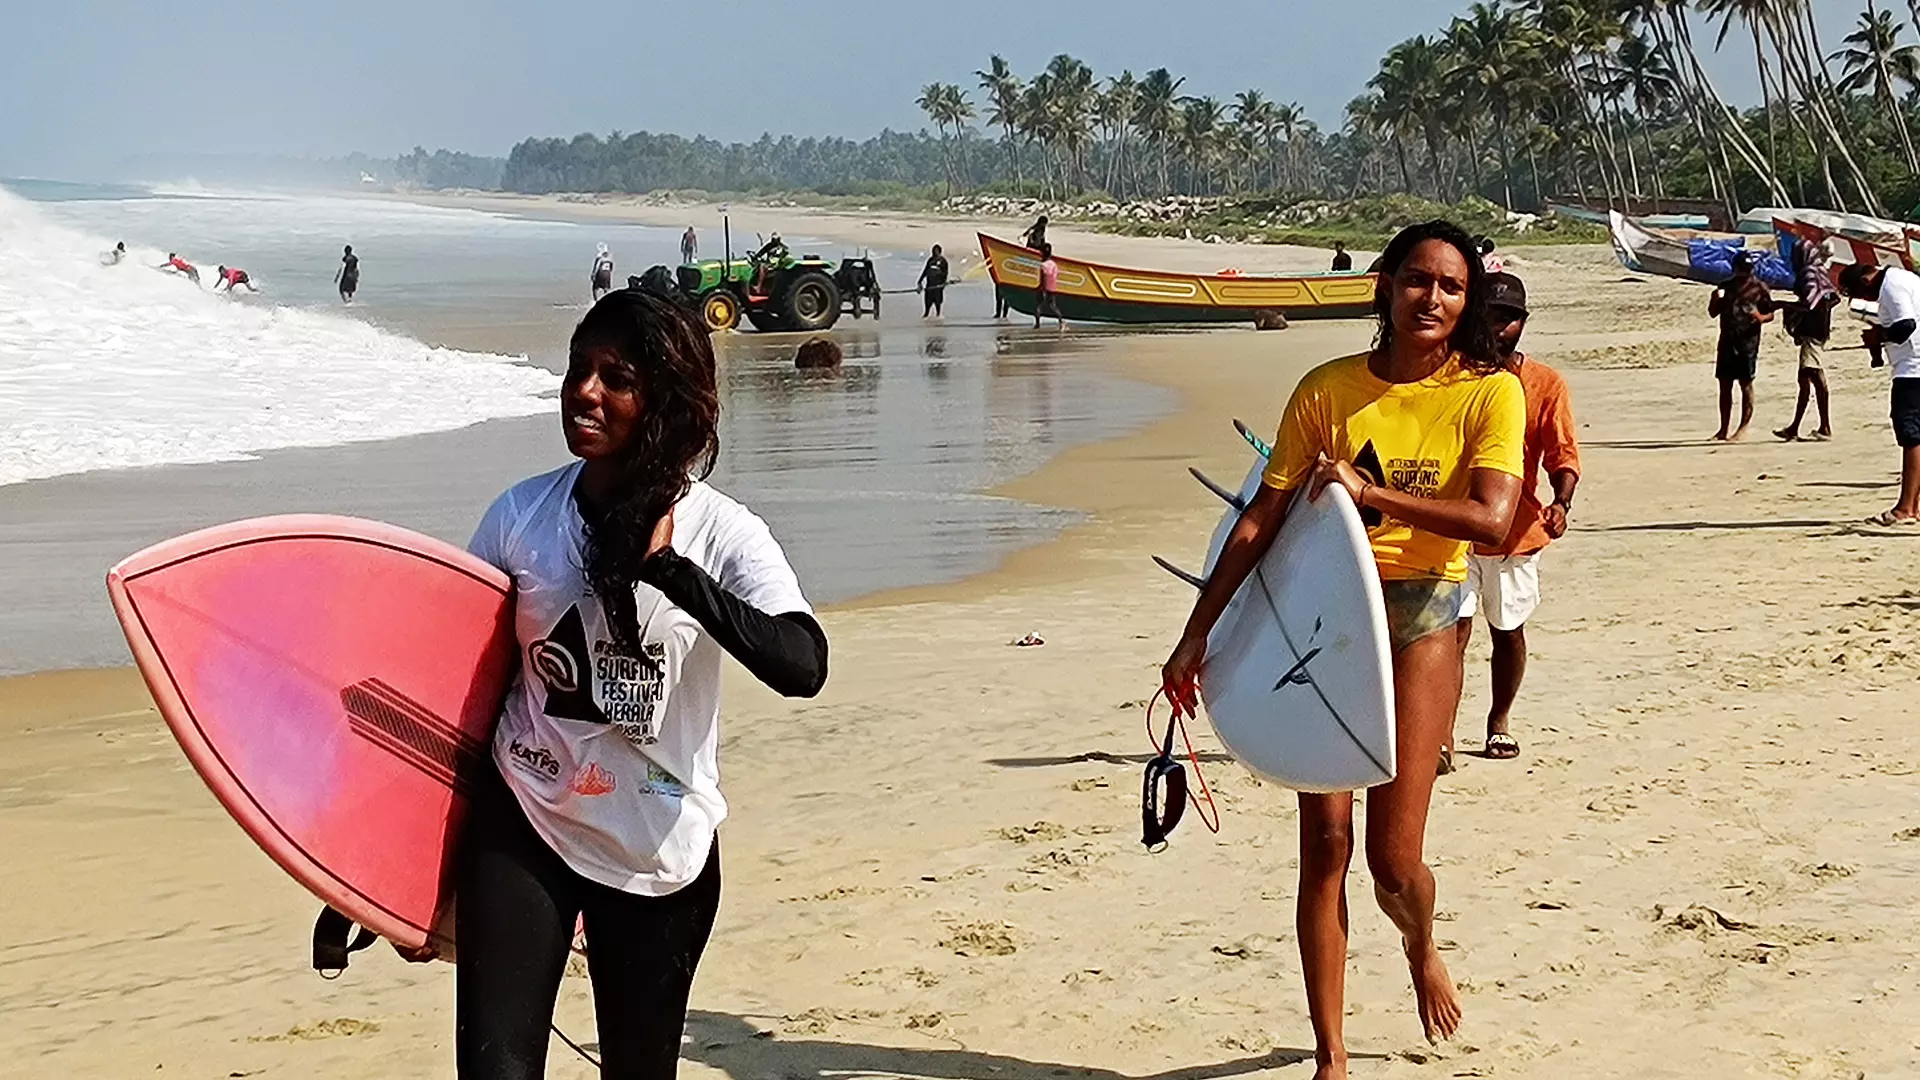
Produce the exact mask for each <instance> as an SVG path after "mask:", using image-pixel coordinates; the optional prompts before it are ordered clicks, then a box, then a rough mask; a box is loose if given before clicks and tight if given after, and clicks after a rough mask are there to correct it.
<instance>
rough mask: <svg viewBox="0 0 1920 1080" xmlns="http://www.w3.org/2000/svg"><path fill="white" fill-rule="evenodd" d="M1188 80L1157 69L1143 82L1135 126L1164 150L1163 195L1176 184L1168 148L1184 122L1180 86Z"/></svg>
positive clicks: (1142, 80)
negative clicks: (1170, 172)
mask: <svg viewBox="0 0 1920 1080" xmlns="http://www.w3.org/2000/svg"><path fill="white" fill-rule="evenodd" d="M1186 81H1187V80H1186V79H1185V78H1184V77H1183V78H1178V79H1176V78H1174V77H1173V74H1172V73H1171V72H1169V71H1168V70H1167V69H1166V68H1154V69H1153V70H1152V71H1149V72H1147V74H1146V77H1145V78H1143V79H1141V80H1140V105H1139V108H1138V109H1137V110H1135V112H1134V115H1133V126H1134V127H1136V128H1139V129H1140V130H1141V131H1142V132H1143V133H1145V134H1146V136H1147V138H1148V139H1149V140H1151V141H1152V142H1153V144H1154V145H1155V146H1156V147H1158V148H1159V150H1160V185H1159V186H1160V192H1161V193H1162V194H1166V193H1167V192H1169V191H1171V190H1172V187H1173V185H1172V184H1171V183H1170V182H1169V179H1168V176H1167V147H1168V144H1169V143H1171V142H1172V141H1173V136H1174V132H1175V131H1176V129H1177V128H1178V127H1179V122H1180V104H1179V101H1180V96H1179V95H1180V87H1181V86H1182V85H1183V84H1184V83H1185V82H1186Z"/></svg>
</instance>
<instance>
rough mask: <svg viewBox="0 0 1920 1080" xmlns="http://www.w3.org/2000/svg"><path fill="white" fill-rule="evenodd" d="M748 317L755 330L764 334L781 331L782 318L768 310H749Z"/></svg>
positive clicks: (757, 308)
mask: <svg viewBox="0 0 1920 1080" xmlns="http://www.w3.org/2000/svg"><path fill="white" fill-rule="evenodd" d="M746 315H747V321H748V322H749V323H752V324H753V328H754V329H755V330H758V331H760V332H761V333H763V334H771V333H773V332H775V331H777V330H779V329H780V316H778V315H775V314H774V313H773V312H772V311H769V310H768V309H766V308H763V307H756V308H748V309H747V311H746Z"/></svg>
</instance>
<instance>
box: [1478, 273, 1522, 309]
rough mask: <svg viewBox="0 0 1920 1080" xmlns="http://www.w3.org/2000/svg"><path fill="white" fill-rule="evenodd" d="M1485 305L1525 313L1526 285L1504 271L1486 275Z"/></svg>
mask: <svg viewBox="0 0 1920 1080" xmlns="http://www.w3.org/2000/svg"><path fill="white" fill-rule="evenodd" d="M1487 306H1488V307H1490V308H1506V309H1507V310H1509V311H1517V312H1519V313H1520V314H1522V315H1525V314H1527V286H1526V285H1525V284H1524V283H1523V282H1521V280H1520V279H1519V278H1517V277H1514V276H1513V275H1512V274H1509V273H1506V272H1504V271H1502V272H1499V273H1493V274H1488V275H1487Z"/></svg>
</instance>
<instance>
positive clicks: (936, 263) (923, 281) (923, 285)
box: [915, 244, 947, 319]
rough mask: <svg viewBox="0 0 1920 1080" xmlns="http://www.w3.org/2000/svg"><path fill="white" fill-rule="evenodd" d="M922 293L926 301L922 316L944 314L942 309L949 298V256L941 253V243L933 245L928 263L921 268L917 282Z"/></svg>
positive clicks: (916, 286)
mask: <svg viewBox="0 0 1920 1080" xmlns="http://www.w3.org/2000/svg"><path fill="white" fill-rule="evenodd" d="M915 288H918V289H919V290H920V295H921V296H922V298H923V299H925V301H926V309H925V310H924V311H922V312H921V313H920V317H921V318H923V319H924V318H926V317H927V316H929V315H944V314H945V312H943V311H941V310H940V306H941V304H942V303H944V302H945V301H946V298H947V257H946V256H945V255H942V254H940V245H939V244H935V245H933V253H932V254H930V255H928V256H927V265H925V266H923V267H921V268H920V280H919V281H918V282H916V283H915Z"/></svg>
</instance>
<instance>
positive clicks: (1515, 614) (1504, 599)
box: [1460, 551, 1540, 630]
mask: <svg viewBox="0 0 1920 1080" xmlns="http://www.w3.org/2000/svg"><path fill="white" fill-rule="evenodd" d="M1539 606H1540V553H1539V552H1537V551H1536V552H1534V553H1533V554H1531V555H1509V556H1507V557H1506V558H1504V559H1496V558H1493V557H1491V556H1486V555H1474V554H1471V553H1469V554H1468V555H1467V599H1466V602H1465V603H1463V604H1461V605H1460V617H1461V618H1463V619H1471V618H1473V617H1474V616H1475V615H1483V616H1484V617H1485V618H1486V620H1487V625H1488V626H1491V627H1493V628H1494V629H1495V630H1518V629H1520V628H1521V627H1522V626H1525V625H1526V624H1527V620H1528V619H1530V618H1532V617H1533V609H1534V608H1537V607H1539Z"/></svg>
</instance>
